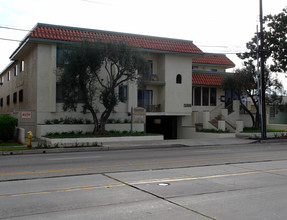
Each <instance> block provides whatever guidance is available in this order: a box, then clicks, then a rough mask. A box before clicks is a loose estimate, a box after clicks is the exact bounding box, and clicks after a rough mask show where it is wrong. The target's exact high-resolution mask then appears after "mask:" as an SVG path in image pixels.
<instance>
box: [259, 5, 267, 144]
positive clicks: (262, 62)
mask: <svg viewBox="0 0 287 220" xmlns="http://www.w3.org/2000/svg"><path fill="white" fill-rule="evenodd" d="M259 8H260V46H259V55H260V70H261V77H260V80H261V114H262V116H261V117H262V120H261V122H262V123H261V139H262V140H265V139H266V106H265V77H264V76H265V74H264V72H265V71H264V65H265V52H264V33H263V9H262V8H263V6H262V0H259Z"/></svg>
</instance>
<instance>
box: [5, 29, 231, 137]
mask: <svg viewBox="0 0 287 220" xmlns="http://www.w3.org/2000/svg"><path fill="white" fill-rule="evenodd" d="M97 39H101V40H102V41H104V42H105V41H109V42H111V41H115V40H118V41H123V42H125V43H127V44H128V45H130V46H132V47H135V48H139V49H141V51H142V52H143V53H145V56H146V57H147V62H148V64H149V67H150V73H149V77H148V79H147V81H145V86H144V89H143V88H140V87H138V85H137V84H135V83H134V82H128V83H126V84H124V85H122V86H120V87H119V89H118V92H119V93H122V94H123V95H125V96H126V100H127V101H126V102H124V103H120V104H119V105H118V106H117V107H116V108H115V111H114V113H113V114H112V115H111V118H114V119H121V120H124V119H129V118H130V113H131V108H132V107H144V108H145V109H146V111H147V114H146V130H147V132H155V133H162V134H164V136H165V138H186V137H188V131H189V129H190V128H191V127H194V124H195V121H197V122H200V120H201V119H200V117H202V116H200V114H197V115H198V116H197V117H198V118H197V119H195V118H194V115H193V112H203V111H206V110H212V109H214V108H216V107H218V106H222V105H223V104H224V103H223V102H224V98H223V97H225V91H223V90H222V89H220V82H221V79H222V77H223V76H224V74H228V73H226V69H228V68H231V67H234V63H233V62H232V61H231V60H229V59H228V58H227V57H226V56H225V55H223V54H205V53H204V52H203V51H202V50H200V49H199V48H198V47H197V46H196V45H195V44H193V42H192V41H186V40H178V39H170V38H161V37H153V36H143V35H134V34H127V33H118V32H110V31H101V30H92V29H83V28H75V27H67V26H58V25H50V24H37V25H36V26H35V27H34V28H33V29H32V30H31V31H30V32H29V34H28V35H27V36H26V37H25V38H24V39H23V41H22V42H21V43H20V45H19V47H18V48H17V49H16V50H15V51H14V52H13V53H12V55H11V56H10V59H11V63H10V64H9V65H8V66H7V67H6V68H5V69H4V70H3V71H2V73H1V75H0V83H1V86H0V114H12V115H15V116H16V117H18V119H19V121H20V122H27V123H28V125H27V128H26V129H29V130H32V131H34V132H36V131H37V126H38V125H41V124H44V123H45V121H46V120H48V119H55V118H58V119H59V118H65V117H78V118H90V119H91V116H90V115H89V114H83V112H82V111H81V108H78V111H77V112H64V111H63V110H62V105H63V102H62V94H61V88H60V86H59V84H58V83H57V82H58V80H59V77H58V72H57V67H58V65H59V62H60V61H59V60H60V59H59V58H60V56H61V54H62V50H63V46H64V45H66V44H72V43H73V42H79V41H82V40H91V41H93V40H97ZM79 105H81V104H79ZM183 133H184V135H182V134H183Z"/></svg>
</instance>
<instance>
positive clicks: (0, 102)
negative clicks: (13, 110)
mask: <svg viewBox="0 0 287 220" xmlns="http://www.w3.org/2000/svg"><path fill="white" fill-rule="evenodd" d="M0 106H1V107H3V98H1V99H0Z"/></svg>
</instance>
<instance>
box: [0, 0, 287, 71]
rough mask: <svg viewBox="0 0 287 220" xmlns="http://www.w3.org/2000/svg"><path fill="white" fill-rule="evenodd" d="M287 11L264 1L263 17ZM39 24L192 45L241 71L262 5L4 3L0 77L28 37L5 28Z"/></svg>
mask: <svg viewBox="0 0 287 220" xmlns="http://www.w3.org/2000/svg"><path fill="white" fill-rule="evenodd" d="M286 5H287V2H286V1H285V0H263V12H264V15H266V14H278V13H280V12H281V11H282V9H283V8H284V7H286ZM37 23H49V24H57V25H66V26H75V27H83V28H91V29H100V30H109V31H118V32H126V33H135V34H143V35H152V36H159V37H169V38H177V39H185V40H192V41H193V42H194V44H196V45H197V46H198V47H199V48H200V49H201V50H203V51H204V52H217V53H226V54H227V55H228V57H229V58H230V59H232V61H233V62H235V63H236V65H237V67H240V64H241V61H240V60H239V59H238V58H237V57H236V56H235V55H234V54H235V53H237V52H244V51H245V44H246V42H247V41H249V40H250V39H251V38H252V37H253V35H254V33H255V32H256V25H257V24H258V23H259V0H0V26H1V28H0V48H1V50H0V71H1V72H2V70H3V69H4V68H5V67H6V66H7V65H8V64H9V57H10V55H11V54H12V53H13V51H14V50H15V49H16V48H17V46H18V44H19V42H18V41H20V40H22V39H23V38H24V37H25V35H26V34H27V33H28V32H27V31H19V30H9V29H7V28H3V27H9V28H18V29H23V30H30V29H32V28H33V27H34V26H35V25H36V24H37ZM4 39H7V40H4ZM11 40H16V41H11ZM17 40H18V41H17Z"/></svg>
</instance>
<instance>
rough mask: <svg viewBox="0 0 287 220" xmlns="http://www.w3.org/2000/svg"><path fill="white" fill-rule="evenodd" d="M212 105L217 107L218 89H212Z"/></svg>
mask: <svg viewBox="0 0 287 220" xmlns="http://www.w3.org/2000/svg"><path fill="white" fill-rule="evenodd" d="M210 105H211V106H216V88H210Z"/></svg>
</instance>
